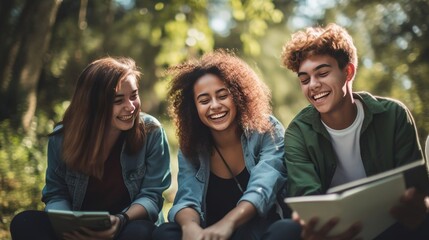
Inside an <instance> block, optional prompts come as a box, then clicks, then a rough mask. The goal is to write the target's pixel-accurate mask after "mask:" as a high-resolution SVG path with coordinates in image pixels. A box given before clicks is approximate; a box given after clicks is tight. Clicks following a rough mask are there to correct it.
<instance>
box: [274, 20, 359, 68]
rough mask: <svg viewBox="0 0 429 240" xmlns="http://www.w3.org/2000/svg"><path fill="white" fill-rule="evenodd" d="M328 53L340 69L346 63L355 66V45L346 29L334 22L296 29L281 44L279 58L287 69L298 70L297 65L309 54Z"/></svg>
mask: <svg viewBox="0 0 429 240" xmlns="http://www.w3.org/2000/svg"><path fill="white" fill-rule="evenodd" d="M325 54H327V55H329V56H331V57H333V58H335V59H336V60H337V62H338V66H339V68H340V69H343V68H344V67H345V66H346V65H347V64H348V63H352V64H353V65H354V66H355V68H357V61H358V57H357V53H356V47H355V45H354V44H353V39H352V37H351V36H350V35H349V34H348V32H347V30H346V29H344V28H343V27H340V26H338V25H336V24H334V23H331V24H329V25H328V26H326V27H325V28H322V27H309V28H306V29H305V31H298V32H296V33H294V34H293V35H292V39H291V40H290V41H289V42H287V43H286V44H285V45H284V46H283V50H282V54H281V59H282V63H283V65H284V66H285V67H287V68H288V69H290V70H292V71H294V72H298V71H299V66H300V65H301V63H302V61H304V60H305V59H306V58H308V57H309V56H314V55H325Z"/></svg>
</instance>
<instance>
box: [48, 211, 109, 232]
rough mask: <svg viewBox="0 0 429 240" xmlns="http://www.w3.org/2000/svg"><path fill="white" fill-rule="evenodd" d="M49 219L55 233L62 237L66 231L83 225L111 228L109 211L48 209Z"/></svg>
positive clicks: (101, 228)
mask: <svg viewBox="0 0 429 240" xmlns="http://www.w3.org/2000/svg"><path fill="white" fill-rule="evenodd" d="M48 216H49V220H50V221H51V225H52V227H53V228H54V231H55V234H56V235H57V237H58V238H59V239H62V234H63V233H65V232H70V231H75V230H79V229H80V228H81V227H86V228H90V229H93V230H105V229H108V228H110V226H111V223H110V216H109V213H108V212H85V211H64V210H53V209H49V210H48Z"/></svg>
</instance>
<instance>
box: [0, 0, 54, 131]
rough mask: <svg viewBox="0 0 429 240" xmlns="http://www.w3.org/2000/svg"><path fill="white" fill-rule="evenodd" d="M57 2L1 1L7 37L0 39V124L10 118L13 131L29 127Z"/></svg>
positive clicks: (49, 0) (51, 0)
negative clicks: (0, 41)
mask: <svg viewBox="0 0 429 240" xmlns="http://www.w3.org/2000/svg"><path fill="white" fill-rule="evenodd" d="M60 2H61V1H60V0H46V1H26V2H22V1H16V2H15V3H14V2H10V1H7V3H6V1H2V5H3V6H1V9H2V10H1V12H2V16H3V17H2V20H3V21H4V22H2V25H3V26H2V27H4V29H5V31H4V33H6V34H8V35H4V36H3V37H0V39H2V44H1V48H2V51H1V56H0V59H1V62H0V66H1V68H0V76H1V77H0V91H1V94H0V121H1V120H4V119H7V118H9V119H11V120H12V121H11V123H12V124H11V126H12V127H14V128H15V129H17V128H18V127H22V128H23V129H24V130H26V131H28V130H29V128H30V124H31V121H32V118H33V116H34V113H35V111H36V104H37V84H38V81H39V77H40V72H41V69H42V66H43V60H44V55H45V52H46V50H47V49H48V45H49V40H50V36H51V27H52V25H53V24H54V22H55V17H56V13H57V9H58V6H59V4H60ZM6 18H7V19H8V20H9V21H7V20H6ZM2 32H3V31H2Z"/></svg>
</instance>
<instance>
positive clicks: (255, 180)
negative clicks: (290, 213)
mask: <svg viewBox="0 0 429 240" xmlns="http://www.w3.org/2000/svg"><path fill="white" fill-rule="evenodd" d="M270 121H271V123H272V124H273V126H274V130H273V132H272V133H271V132H267V133H264V134H261V133H258V132H256V131H244V133H243V134H242V136H241V144H242V147H243V149H242V150H243V153H244V161H245V165H246V169H247V170H248V171H249V173H250V179H249V183H248V185H247V189H246V191H245V192H244V194H243V196H242V197H241V199H240V200H239V202H240V201H248V202H250V203H252V204H253V206H255V208H256V209H257V212H258V214H259V215H260V216H261V217H263V216H265V215H266V214H267V213H268V211H269V210H270V209H271V208H272V207H273V206H274V205H275V203H276V194H277V192H278V191H279V190H280V189H281V187H282V186H283V184H284V183H285V181H286V168H285V165H284V160H283V159H284V141H283V139H284V131H285V130H284V127H283V125H282V124H281V123H280V122H279V121H278V120H277V119H276V118H275V117H273V116H271V117H270ZM199 159H200V166H199V167H195V165H192V164H191V163H190V161H188V160H187V159H186V158H185V157H184V156H183V155H182V153H181V152H180V151H179V154H178V161H179V173H178V177H177V179H178V190H177V193H176V197H175V199H174V204H173V207H172V208H171V209H170V211H169V213H168V220H169V221H170V222H174V220H175V216H176V214H177V212H179V211H180V210H181V209H183V208H187V207H191V208H193V209H195V210H196V211H197V212H198V213H199V214H200V218H201V221H202V225H203V226H204V225H205V212H206V209H205V207H206V204H205V202H206V200H205V197H206V191H207V186H208V179H209V176H210V154H209V153H207V154H204V155H200V156H199ZM225 194H227V193H225ZM219 197H222V196H219ZM237 204H238V203H237Z"/></svg>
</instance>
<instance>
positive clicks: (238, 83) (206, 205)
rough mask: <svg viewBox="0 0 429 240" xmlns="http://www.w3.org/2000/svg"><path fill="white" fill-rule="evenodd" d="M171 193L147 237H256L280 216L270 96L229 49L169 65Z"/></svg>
mask: <svg viewBox="0 0 429 240" xmlns="http://www.w3.org/2000/svg"><path fill="white" fill-rule="evenodd" d="M169 73H170V74H171V75H172V76H173V77H172V80H171V85H170V87H171V88H170V91H169V100H170V103H171V108H170V110H171V115H172V117H173V119H174V122H175V124H176V127H177V136H178V138H179V145H180V151H179V154H178V160H179V173H178V191H177V194H176V197H175V199H174V204H173V207H172V208H171V210H170V212H169V215H168V218H169V221H170V223H166V224H163V225H161V226H160V227H159V228H158V229H157V230H156V231H155V232H154V239H184V240H187V239H259V238H260V236H261V235H262V233H263V232H264V231H265V230H266V229H267V228H268V226H269V224H271V223H272V222H274V221H275V220H276V219H278V218H279V216H278V214H277V213H276V194H277V192H278V191H279V190H280V189H281V187H282V186H283V184H284V182H285V180H286V170H285V167H284V164H283V162H282V161H283V157H284V149H283V134H284V128H283V126H282V125H281V123H280V122H279V121H278V120H277V119H276V118H274V117H273V116H272V115H271V107H270V96H271V95H270V91H269V89H268V88H267V86H266V85H265V84H264V83H263V82H262V81H261V80H260V79H259V77H258V76H257V74H256V73H255V72H254V71H253V70H252V69H251V68H250V67H249V66H248V65H247V64H246V63H245V62H244V61H243V60H241V59H240V58H238V57H237V56H236V55H235V54H233V53H232V52H227V51H226V50H217V51H214V52H211V53H207V54H204V55H203V56H202V57H201V58H200V59H198V60H190V61H188V62H186V63H183V64H180V65H177V66H174V67H172V68H170V70H169Z"/></svg>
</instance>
